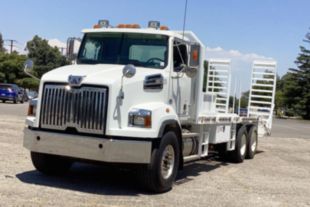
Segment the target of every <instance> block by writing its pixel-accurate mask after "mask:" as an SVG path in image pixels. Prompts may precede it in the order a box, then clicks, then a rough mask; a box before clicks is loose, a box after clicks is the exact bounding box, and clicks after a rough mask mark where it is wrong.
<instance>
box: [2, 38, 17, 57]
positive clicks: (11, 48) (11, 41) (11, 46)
mask: <svg viewBox="0 0 310 207" xmlns="http://www.w3.org/2000/svg"><path fill="white" fill-rule="evenodd" d="M4 41H7V42H10V54H11V53H12V52H13V47H14V46H15V45H14V43H17V41H16V40H12V39H8V40H4Z"/></svg>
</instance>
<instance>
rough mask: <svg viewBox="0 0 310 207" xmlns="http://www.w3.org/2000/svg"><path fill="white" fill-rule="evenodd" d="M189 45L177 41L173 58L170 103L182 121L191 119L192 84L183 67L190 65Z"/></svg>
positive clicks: (174, 45) (173, 50)
mask: <svg viewBox="0 0 310 207" xmlns="http://www.w3.org/2000/svg"><path fill="white" fill-rule="evenodd" d="M188 47H189V46H188V44H187V43H186V42H184V41H182V40H178V39H175V40H174V42H173V49H172V53H173V57H172V61H173V62H172V69H171V70H172V71H171V76H170V78H171V80H170V82H171V93H170V99H169V100H170V103H171V104H172V106H173V107H174V109H175V111H176V113H177V114H178V115H179V118H180V120H187V119H189V115H190V107H191V105H192V103H191V82H192V79H191V78H189V77H188V76H187V75H186V74H185V73H184V70H183V69H184V67H183V65H188Z"/></svg>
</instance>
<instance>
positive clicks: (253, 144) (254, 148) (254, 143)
mask: <svg viewBox="0 0 310 207" xmlns="http://www.w3.org/2000/svg"><path fill="white" fill-rule="evenodd" d="M253 136H254V139H253V142H252V145H251V150H252V152H255V150H256V146H257V141H256V140H257V135H256V134H255V135H253Z"/></svg>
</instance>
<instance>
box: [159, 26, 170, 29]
mask: <svg viewBox="0 0 310 207" xmlns="http://www.w3.org/2000/svg"><path fill="white" fill-rule="evenodd" d="M160 30H169V28H168V27H167V26H164V25H163V26H160Z"/></svg>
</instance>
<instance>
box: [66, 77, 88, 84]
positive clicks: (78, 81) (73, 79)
mask: <svg viewBox="0 0 310 207" xmlns="http://www.w3.org/2000/svg"><path fill="white" fill-rule="evenodd" d="M84 77H85V76H77V75H70V76H69V77H68V83H69V85H70V86H80V85H81V83H82V80H83V79H84Z"/></svg>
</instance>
